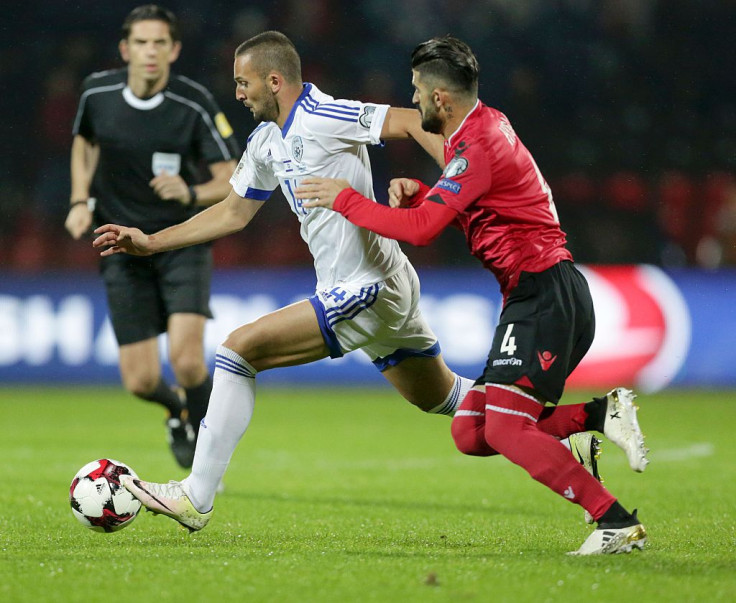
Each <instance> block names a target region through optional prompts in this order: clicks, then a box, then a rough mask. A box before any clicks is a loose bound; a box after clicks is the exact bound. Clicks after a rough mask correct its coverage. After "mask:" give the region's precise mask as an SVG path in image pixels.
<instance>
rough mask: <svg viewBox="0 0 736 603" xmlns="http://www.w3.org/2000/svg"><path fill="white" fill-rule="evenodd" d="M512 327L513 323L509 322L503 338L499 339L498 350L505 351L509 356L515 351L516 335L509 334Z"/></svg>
mask: <svg viewBox="0 0 736 603" xmlns="http://www.w3.org/2000/svg"><path fill="white" fill-rule="evenodd" d="M513 328H514V323H511V324H510V325H509V326H508V327H506V333H505V334H504V336H503V340H502V341H501V349H500V350H499V351H500V352H506V353H507V354H508V355H509V356H513V355H514V352H516V337H514V336H513V335H511V331H512V330H513Z"/></svg>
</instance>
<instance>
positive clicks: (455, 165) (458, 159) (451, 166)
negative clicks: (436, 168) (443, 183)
mask: <svg viewBox="0 0 736 603" xmlns="http://www.w3.org/2000/svg"><path fill="white" fill-rule="evenodd" d="M467 169H468V160H467V159H465V157H462V156H460V155H455V157H453V158H452V159H451V160H450V163H448V164H447V166H446V167H445V171H444V172H442V175H443V176H444V177H445V178H454V177H455V176H459V175H460V174H462V173H464V172H465V170H467Z"/></svg>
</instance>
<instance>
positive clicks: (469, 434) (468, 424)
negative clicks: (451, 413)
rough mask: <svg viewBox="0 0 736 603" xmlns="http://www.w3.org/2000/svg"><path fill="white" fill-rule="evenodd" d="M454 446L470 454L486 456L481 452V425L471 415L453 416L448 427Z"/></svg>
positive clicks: (482, 444) (482, 442) (483, 441)
mask: <svg viewBox="0 0 736 603" xmlns="http://www.w3.org/2000/svg"><path fill="white" fill-rule="evenodd" d="M450 431H451V433H452V439H453V441H454V442H455V447H456V448H457V449H458V450H459V451H460V452H462V453H463V454H467V455H470V456H486V455H485V454H482V453H483V452H484V449H485V448H486V446H485V436H484V434H483V426H482V425H481V424H478V422H477V421H474V420H473V419H472V418H471V417H455V418H454V419H453V420H452V427H451V429H450Z"/></svg>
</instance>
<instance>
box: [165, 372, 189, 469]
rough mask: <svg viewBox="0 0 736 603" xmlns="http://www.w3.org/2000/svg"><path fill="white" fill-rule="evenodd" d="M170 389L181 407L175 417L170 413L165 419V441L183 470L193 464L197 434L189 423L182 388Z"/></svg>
mask: <svg viewBox="0 0 736 603" xmlns="http://www.w3.org/2000/svg"><path fill="white" fill-rule="evenodd" d="M171 389H172V390H173V391H174V393H175V394H176V395H177V396H178V398H179V401H180V402H181V405H180V407H179V412H178V413H177V414H176V415H175V414H174V413H170V414H169V418H168V419H166V439H167V440H168V442H169V448H171V452H172V453H173V454H174V458H175V459H176V462H177V463H179V465H180V466H181V467H183V468H184V469H189V468H191V466H192V463H193V462H194V449H195V448H196V446H197V434H196V433H195V432H194V428H193V427H192V424H191V423H190V422H189V412H188V411H187V395H186V392H185V391H184V388H182V387H178V386H174V387H172V388H171Z"/></svg>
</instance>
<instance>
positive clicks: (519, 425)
mask: <svg viewBox="0 0 736 603" xmlns="http://www.w3.org/2000/svg"><path fill="white" fill-rule="evenodd" d="M482 395H483V394H482V392H479V391H477V390H471V391H470V393H469V394H468V395H467V396H466V397H465V399H464V400H463V403H462V404H461V406H460V408H459V409H458V412H457V413H456V414H455V418H454V419H453V424H452V436H453V439H454V440H455V444H456V446H457V447H458V449H459V450H460V451H461V452H463V453H464V454H470V455H474V456H490V455H492V454H502V455H503V456H505V457H506V458H508V459H509V460H510V461H511V462H512V463H514V464H516V465H519V466H520V467H522V468H524V469H525V470H526V471H527V472H528V473H529V475H531V476H532V477H533V478H534V479H535V480H537V481H538V482H540V483H542V484H544V485H545V486H547V487H548V488H550V489H551V490H553V491H554V492H557V494H559V495H560V496H563V497H564V498H566V499H568V500H569V501H571V502H574V503H577V504H579V505H581V506H582V507H583V508H585V509H586V510H587V511H589V512H590V513H591V514H592V515H593V517H594V518H596V519H597V518H599V517H600V516H601V515H603V513H604V512H605V511H606V509H608V508H609V507H610V506H611V504H613V501H614V500H615V498H614V497H613V496H612V495H611V494H610V493H609V492H608V491H607V490H606V489H605V488H604V487H603V486H602V485H601V484H600V482H599V481H598V480H597V479H595V478H594V477H593V476H592V475H591V474H590V473H588V472H587V471H586V470H585V469H584V468H583V466H582V465H580V463H578V462H577V461H576V460H575V458H574V457H573V456H572V454H571V453H570V451H569V450H568V449H567V448H565V446H563V445H562V444H561V443H560V442H559V440H558V439H557V437H566V436H567V435H569V434H571V433H575V432H578V431H582V429H581V428H580V427H576V425H578V424H579V423H580V421H581V413H584V411H582V410H580V409H573V410H572V411H570V412H563V413H561V414H560V415H559V417H558V416H557V415H556V411H557V410H560V409H562V408H564V407H560V408H559V409H550V410H551V411H552V412H550V413H545V412H544V407H543V406H542V405H541V404H540V403H539V402H537V401H536V400H535V399H534V398H533V397H532V396H529V395H526V394H523V393H521V392H519V391H517V390H515V389H513V388H511V387H506V386H502V385H487V386H486V395H485V400H482ZM483 402H485V404H483ZM483 406H484V407H485V408H484V410H485V415H484V416H481V415H480V414H479V412H480V410H481V408H483ZM572 406H573V407H574V406H578V405H572ZM580 406H582V405H580ZM543 415H545V416H543ZM582 420H584V416H582ZM543 427H544V429H543ZM481 429H482V433H483V436H484V437H483V438H481V437H480V434H481ZM547 429H549V430H550V431H551V432H552V434H550V433H548V432H547ZM483 440H485V441H483Z"/></svg>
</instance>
